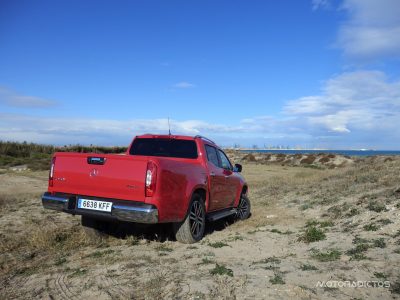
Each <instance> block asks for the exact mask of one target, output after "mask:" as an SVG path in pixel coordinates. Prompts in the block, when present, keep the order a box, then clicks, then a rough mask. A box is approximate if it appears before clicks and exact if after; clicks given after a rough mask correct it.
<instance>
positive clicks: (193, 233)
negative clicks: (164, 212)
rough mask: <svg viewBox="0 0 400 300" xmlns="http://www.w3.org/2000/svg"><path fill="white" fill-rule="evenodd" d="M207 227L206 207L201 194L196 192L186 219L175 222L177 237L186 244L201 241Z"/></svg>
mask: <svg viewBox="0 0 400 300" xmlns="http://www.w3.org/2000/svg"><path fill="white" fill-rule="evenodd" d="M205 227H206V208H205V205H204V201H203V199H202V198H201V196H200V195H199V194H194V195H193V197H192V200H191V201H190V205H189V209H188V213H187V214H186V217H185V220H184V221H183V222H181V223H175V224H174V229H175V230H174V231H175V238H176V240H177V241H179V242H181V243H184V244H193V243H196V242H198V241H200V240H201V239H202V238H203V235H204V229H205Z"/></svg>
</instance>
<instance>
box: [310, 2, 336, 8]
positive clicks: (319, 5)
mask: <svg viewBox="0 0 400 300" xmlns="http://www.w3.org/2000/svg"><path fill="white" fill-rule="evenodd" d="M311 5H312V10H318V9H329V8H331V1H330V0H312V1H311Z"/></svg>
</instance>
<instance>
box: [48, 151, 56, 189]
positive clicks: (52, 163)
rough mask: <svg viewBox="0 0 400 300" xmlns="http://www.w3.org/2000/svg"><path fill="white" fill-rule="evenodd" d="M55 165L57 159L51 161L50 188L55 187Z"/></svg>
mask: <svg viewBox="0 0 400 300" xmlns="http://www.w3.org/2000/svg"><path fill="white" fill-rule="evenodd" d="M55 164H56V158H55V157H53V159H52V160H51V167H50V172H49V186H50V187H52V186H53V176H54V167H55Z"/></svg>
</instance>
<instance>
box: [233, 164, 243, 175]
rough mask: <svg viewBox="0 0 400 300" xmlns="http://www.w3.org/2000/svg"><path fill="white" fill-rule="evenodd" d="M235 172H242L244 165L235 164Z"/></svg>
mask: <svg viewBox="0 0 400 300" xmlns="http://www.w3.org/2000/svg"><path fill="white" fill-rule="evenodd" d="M233 172H238V173H240V172H242V165H241V164H235V167H234V168H233Z"/></svg>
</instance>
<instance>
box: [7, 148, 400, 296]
mask: <svg viewBox="0 0 400 300" xmlns="http://www.w3.org/2000/svg"><path fill="white" fill-rule="evenodd" d="M235 155H236V154H235ZM326 157H327V156H326ZM302 158H304V157H300V156H299V157H298V158H297V159H302ZM327 158H328V159H329V160H330V161H331V160H332V159H337V157H336V158H333V157H327ZM255 159H257V161H256V162H246V163H245V164H244V165H243V175H244V176H245V178H246V179H247V181H248V183H249V193H250V194H249V196H250V199H251V201H252V216H251V218H250V219H248V220H246V221H243V222H236V223H234V224H230V223H228V224H224V223H223V222H222V225H221V226H219V225H218V226H219V227H218V226H217V225H216V228H215V230H211V231H210V234H208V235H207V236H206V237H205V238H204V241H202V242H200V243H198V244H196V245H191V246H189V245H182V244H179V243H177V242H172V241H167V242H165V243H160V242H157V241H153V240H152V239H145V238H141V237H140V236H132V235H130V236H128V237H127V238H126V239H123V238H118V237H113V236H106V237H102V238H94V239H93V238H90V237H89V236H87V235H86V234H85V232H84V230H83V229H82V227H81V226H80V220H79V217H73V216H70V215H66V214H62V213H56V212H53V211H47V210H43V209H42V207H41V203H40V198H39V195H38V194H37V193H31V194H29V193H26V189H25V190H24V191H21V192H20V193H19V194H17V196H15V195H14V196H10V193H6V188H7V185H0V187H2V189H3V190H0V212H1V214H0V222H1V224H0V225H1V227H0V241H1V242H0V294H1V295H5V296H4V297H6V298H20V299H25V298H29V297H32V295H36V297H37V298H58V297H63V298H74V297H77V295H78V296H79V297H81V298H84V297H87V298H90V297H92V298H93V295H97V296H98V297H100V298H101V297H102V298H122V299H125V298H134V299H165V298H182V299H184V298H193V299H235V298H257V297H258V298H290V297H296V295H297V296H298V295H302V297H303V298H329V297H330V298H337V299H346V297H347V296H346V294H345V292H343V293H342V291H341V290H340V289H339V290H335V291H332V290H324V289H321V290H319V289H315V280H316V278H317V279H318V278H320V277H321V276H325V275H326V274H329V276H330V277H331V278H333V279H339V278H341V277H345V278H353V277H354V274H355V273H354V272H356V273H357V274H360V275H359V276H360V278H361V276H362V278H361V279H363V278H367V279H368V278H376V276H377V275H374V274H375V273H376V274H384V275H385V278H386V279H387V280H390V281H392V282H393V283H394V286H395V288H392V290H391V291H390V290H382V289H381V290H379V291H377V289H374V290H371V289H369V290H368V291H367V289H357V290H354V291H352V295H353V294H354V295H353V296H354V297H355V298H367V297H378V296H379V297H383V298H385V297H386V298H388V297H390V296H392V295H393V294H394V293H397V292H398V289H397V286H396V284H397V283H398V279H397V277H396V276H397V275H396V274H397V273H396V272H397V271H396V270H397V269H396V267H395V265H396V264H395V262H396V261H398V259H400V258H399V257H400V256H399V255H400V254H399V253H400V251H399V244H400V240H399V237H400V227H399V226H400V224H399V221H398V217H397V216H398V210H399V209H400V205H399V202H400V189H399V185H400V184H399V182H398V180H399V178H400V159H398V158H392V159H390V160H388V159H386V158H376V159H373V160H372V159H364V160H361V161H359V162H357V163H355V164H353V165H348V166H346V167H342V168H334V169H329V168H325V169H313V168H305V167H303V166H289V165H285V166H282V165H280V164H278V163H276V162H272V163H267V162H266V161H264V162H262V163H260V160H259V158H258V157H257V156H255ZM317 159H318V156H317V157H316V158H315V161H316V160H317ZM236 162H239V163H240V162H241V157H237V159H236ZM310 162H311V159H310ZM314 163H315V162H314ZM1 176H4V175H1ZM24 176H25V177H29V178H31V179H32V178H36V177H37V178H42V177H43V178H42V179H40V180H42V181H37V182H36V181H35V182H33V183H30V181H29V182H28V181H27V183H26V185H27V186H29V185H30V184H33V185H36V184H37V185H39V184H43V189H44V188H45V184H46V174H45V173H43V174H41V173H40V174H39V173H27V174H22V175H20V177H21V178H22V177H24ZM25 177H24V178H25ZM2 180H3V182H5V181H7V180H10V182H11V183H12V182H14V181H15V180H19V178H17V177H15V178H9V177H2ZM38 180H39V179H38ZM0 184H1V182H0ZM366 228H367V229H366ZM371 228H373V229H376V230H375V231H372V230H369V229H371ZM388 234H389V235H388ZM299 239H300V240H299ZM303 241H305V242H306V243H305V242H303ZM211 250H212V252H210V251H211ZM307 261H308V263H307ZM217 267H218V268H217ZM353 271H354V272H353ZM305 274H306V275H305ZM231 276H232V277H231ZM28 279H29V280H28ZM357 279H358V278H357ZM58 283H61V284H62V289H63V290H61V289H60V288H59V286H58ZM40 287H41V288H40ZM299 289H300V290H301V293H299V294H290V293H294V291H296V290H297V291H298V290H299ZM278 290H279V291H278ZM286 291H291V292H290V293H289V292H286ZM367 292H368V293H370V294H366V293H367ZM378 292H379V293H382V295H383V296H382V295H381V294H379V295H378V294H377V293H378ZM63 293H67V295H64V294H63ZM69 293H70V294H69ZM99 295H100V296H99ZM97 296H96V297H97Z"/></svg>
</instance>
